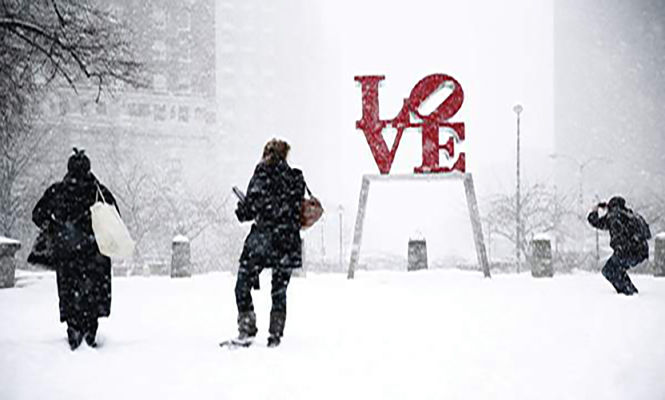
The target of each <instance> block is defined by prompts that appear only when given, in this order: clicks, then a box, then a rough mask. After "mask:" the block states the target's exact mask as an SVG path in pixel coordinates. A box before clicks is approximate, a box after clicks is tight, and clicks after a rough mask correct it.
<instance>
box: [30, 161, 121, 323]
mask: <svg viewBox="0 0 665 400" xmlns="http://www.w3.org/2000/svg"><path fill="white" fill-rule="evenodd" d="M97 184H99V183H98V182H97V179H96V178H95V177H94V175H93V174H92V173H87V174H85V175H83V176H78V177H77V176H74V175H71V174H68V175H66V176H65V178H64V179H63V180H62V181H60V182H57V183H55V184H53V185H51V186H50V187H49V188H48V189H47V190H46V192H45V193H44V195H43V196H42V198H41V199H40V200H39V201H38V202H37V205H36V206H35V208H34V210H33V212H32V221H33V222H34V223H35V225H37V226H38V227H39V228H40V229H42V230H45V231H46V232H47V233H48V234H50V235H52V237H53V242H54V243H56V244H57V245H55V246H54V252H53V256H52V260H53V262H54V264H55V265H53V267H54V269H55V270H56V275H57V282H58V297H59V299H60V321H67V320H69V319H71V318H77V317H80V316H81V315H82V314H86V315H87V316H90V317H93V318H97V317H106V316H109V315H110V313H111V259H110V258H108V257H106V256H103V255H102V254H101V253H100V252H99V248H98V247H97V243H96V241H95V237H94V234H93V231H92V220H91V216H90V206H92V205H93V204H94V203H95V200H96V199H97V198H98V190H97ZM99 188H100V189H101V192H102V194H103V197H104V200H105V202H106V203H109V204H114V205H115V204H116V202H115V199H114V198H113V195H112V194H111V192H110V191H109V190H108V189H107V188H106V187H104V186H103V185H101V184H99Z"/></svg>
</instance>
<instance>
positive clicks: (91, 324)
mask: <svg viewBox="0 0 665 400" xmlns="http://www.w3.org/2000/svg"><path fill="white" fill-rule="evenodd" d="M98 327H99V322H97V317H94V316H90V315H89V316H88V317H87V318H86V321H85V327H84V329H85V330H84V333H83V334H84V338H85V342H86V343H87V344H88V346H90V347H97V340H96V338H97V328H98Z"/></svg>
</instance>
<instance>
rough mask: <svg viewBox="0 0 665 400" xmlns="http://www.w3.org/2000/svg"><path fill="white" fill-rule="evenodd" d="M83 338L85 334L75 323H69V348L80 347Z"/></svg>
mask: <svg viewBox="0 0 665 400" xmlns="http://www.w3.org/2000/svg"><path fill="white" fill-rule="evenodd" d="M82 340H83V334H82V333H81V331H80V330H79V329H78V328H77V327H76V326H75V325H73V324H69V323H68V324H67V342H69V348H70V349H72V351H74V350H76V349H78V347H79V346H80V345H81V341H82Z"/></svg>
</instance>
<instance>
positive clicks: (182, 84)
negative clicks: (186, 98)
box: [176, 76, 192, 93]
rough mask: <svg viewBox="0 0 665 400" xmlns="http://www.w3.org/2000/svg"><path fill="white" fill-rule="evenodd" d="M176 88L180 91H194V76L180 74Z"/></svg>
mask: <svg viewBox="0 0 665 400" xmlns="http://www.w3.org/2000/svg"><path fill="white" fill-rule="evenodd" d="M176 89H177V91H178V92H180V93H190V92H191V91H192V78H190V77H189V76H180V78H178V85H177V87H176Z"/></svg>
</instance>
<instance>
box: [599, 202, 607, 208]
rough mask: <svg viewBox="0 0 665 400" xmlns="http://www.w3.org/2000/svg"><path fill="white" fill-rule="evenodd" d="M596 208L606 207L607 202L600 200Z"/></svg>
mask: <svg viewBox="0 0 665 400" xmlns="http://www.w3.org/2000/svg"><path fill="white" fill-rule="evenodd" d="M598 208H607V203H606V202H604V201H601V202H600V203H598Z"/></svg>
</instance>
